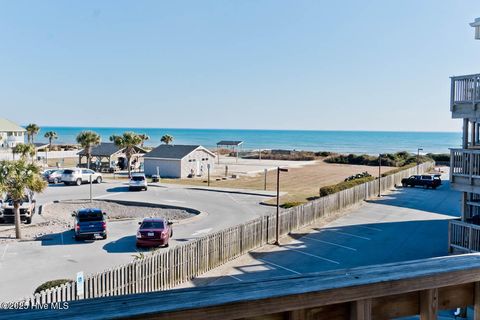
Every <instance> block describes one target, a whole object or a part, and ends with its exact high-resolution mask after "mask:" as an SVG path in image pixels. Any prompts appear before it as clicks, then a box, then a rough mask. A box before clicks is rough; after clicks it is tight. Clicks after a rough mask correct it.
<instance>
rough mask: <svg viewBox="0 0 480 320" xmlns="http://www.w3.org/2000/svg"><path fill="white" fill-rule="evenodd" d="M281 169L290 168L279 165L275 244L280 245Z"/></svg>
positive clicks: (286, 170) (285, 170) (284, 170)
mask: <svg viewBox="0 0 480 320" xmlns="http://www.w3.org/2000/svg"><path fill="white" fill-rule="evenodd" d="M280 171H283V172H288V169H285V168H280V167H277V219H276V228H275V243H274V244H275V245H277V246H279V245H280V242H279V241H278V238H279V233H280V230H279V229H280V223H279V217H280Z"/></svg>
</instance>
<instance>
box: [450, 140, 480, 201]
mask: <svg viewBox="0 0 480 320" xmlns="http://www.w3.org/2000/svg"><path fill="white" fill-rule="evenodd" d="M450 182H451V183H452V188H454V189H456V190H460V191H464V192H473V191H475V190H472V188H477V187H478V188H480V150H478V149H450Z"/></svg>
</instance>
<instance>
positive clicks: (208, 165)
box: [207, 163, 210, 187]
mask: <svg viewBox="0 0 480 320" xmlns="http://www.w3.org/2000/svg"><path fill="white" fill-rule="evenodd" d="M207 171H208V186H209V187H210V163H208V164H207Z"/></svg>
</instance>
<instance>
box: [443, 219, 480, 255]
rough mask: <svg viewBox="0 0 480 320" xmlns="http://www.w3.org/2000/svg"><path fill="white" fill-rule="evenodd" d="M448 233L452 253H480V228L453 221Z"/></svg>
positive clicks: (450, 223)
mask: <svg viewBox="0 0 480 320" xmlns="http://www.w3.org/2000/svg"><path fill="white" fill-rule="evenodd" d="M448 233H449V234H448V238H449V244H450V251H452V250H453V249H456V250H459V251H461V252H480V226H477V225H475V224H470V223H465V222H462V221H456V220H451V221H450V222H449V231H448Z"/></svg>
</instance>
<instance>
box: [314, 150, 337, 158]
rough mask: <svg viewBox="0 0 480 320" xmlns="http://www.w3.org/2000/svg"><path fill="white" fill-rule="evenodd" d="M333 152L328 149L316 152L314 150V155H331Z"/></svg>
mask: <svg viewBox="0 0 480 320" xmlns="http://www.w3.org/2000/svg"><path fill="white" fill-rule="evenodd" d="M333 154H334V153H333V152H329V151H318V152H315V156H317V157H329V156H331V155H333Z"/></svg>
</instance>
